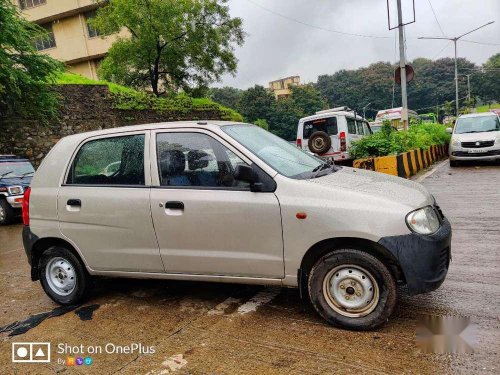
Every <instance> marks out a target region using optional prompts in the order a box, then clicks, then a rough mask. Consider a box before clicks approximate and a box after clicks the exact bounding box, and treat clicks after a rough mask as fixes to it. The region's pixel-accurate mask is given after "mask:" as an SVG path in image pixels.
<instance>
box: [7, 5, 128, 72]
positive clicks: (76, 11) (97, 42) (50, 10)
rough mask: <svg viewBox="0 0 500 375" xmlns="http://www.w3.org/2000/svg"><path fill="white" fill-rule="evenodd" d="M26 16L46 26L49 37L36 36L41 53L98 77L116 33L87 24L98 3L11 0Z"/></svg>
mask: <svg viewBox="0 0 500 375" xmlns="http://www.w3.org/2000/svg"><path fill="white" fill-rule="evenodd" d="M12 1H13V2H14V3H15V4H16V5H17V6H18V7H19V8H20V9H21V12H22V14H23V15H24V17H26V18H27V19H28V20H30V21H32V22H35V23H37V24H38V25H40V26H42V27H44V28H45V29H46V30H47V32H48V38H43V39H38V40H35V41H34V42H35V46H36V49H37V50H38V51H40V53H44V54H47V55H49V56H51V57H53V58H55V59H57V60H60V61H62V62H64V63H66V65H67V66H68V69H69V71H71V72H73V73H77V74H81V75H83V76H85V77H88V78H91V79H97V78H98V77H97V68H98V66H99V62H100V61H101V60H102V58H103V57H104V56H105V55H106V53H107V51H108V50H109V48H110V47H111V44H112V43H113V41H114V40H115V39H116V38H117V36H118V35H119V34H118V35H117V34H113V35H107V36H102V35H100V34H99V32H98V30H96V29H94V28H93V27H91V26H90V25H89V24H88V22H87V21H88V20H89V19H90V18H92V17H93V16H94V15H95V11H96V9H97V7H98V5H97V4H96V3H95V1H93V0H12Z"/></svg>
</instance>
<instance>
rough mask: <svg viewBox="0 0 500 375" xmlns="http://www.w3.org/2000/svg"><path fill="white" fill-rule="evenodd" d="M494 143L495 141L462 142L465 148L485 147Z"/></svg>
mask: <svg viewBox="0 0 500 375" xmlns="http://www.w3.org/2000/svg"><path fill="white" fill-rule="evenodd" d="M494 144H495V141H476V142H462V147H465V148H483V147H491V146H493V145H494Z"/></svg>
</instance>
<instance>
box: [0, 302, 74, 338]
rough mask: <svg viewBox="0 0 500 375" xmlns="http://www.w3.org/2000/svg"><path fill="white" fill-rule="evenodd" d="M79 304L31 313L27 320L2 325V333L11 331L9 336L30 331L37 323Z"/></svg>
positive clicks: (59, 314)
mask: <svg viewBox="0 0 500 375" xmlns="http://www.w3.org/2000/svg"><path fill="white" fill-rule="evenodd" d="M78 306H79V305H74V306H60V307H56V308H55V309H53V310H52V311H48V312H44V313H39V314H34V315H30V316H29V317H28V318H27V319H25V320H22V321H17V322H14V323H10V324H7V325H5V326H3V327H0V333H2V332H9V336H17V335H22V334H23V333H26V332H28V331H29V330H30V329H32V328H35V327H36V326H37V325H39V324H40V323H41V322H43V321H44V320H45V319H48V318H53V317H55V316H61V315H64V314H66V313H68V312H70V311H73V310H75V309H76V308H78Z"/></svg>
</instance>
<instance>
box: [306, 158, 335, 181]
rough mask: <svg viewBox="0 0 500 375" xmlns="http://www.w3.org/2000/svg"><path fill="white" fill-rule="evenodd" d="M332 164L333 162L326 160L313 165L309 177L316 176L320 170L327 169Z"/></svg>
mask: <svg viewBox="0 0 500 375" xmlns="http://www.w3.org/2000/svg"><path fill="white" fill-rule="evenodd" d="M333 166H334V164H333V163H332V162H331V161H330V160H328V161H327V162H326V163H324V164H320V165H318V166H317V167H314V169H313V170H312V171H311V172H312V176H311V178H316V177H317V176H318V175H319V173H320V172H321V171H323V170H325V169H328V168H331V167H333Z"/></svg>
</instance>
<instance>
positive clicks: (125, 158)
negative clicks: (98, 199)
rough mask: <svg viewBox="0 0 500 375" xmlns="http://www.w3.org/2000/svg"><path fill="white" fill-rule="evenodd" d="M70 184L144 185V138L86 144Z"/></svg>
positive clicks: (130, 137) (109, 139) (75, 160)
mask: <svg viewBox="0 0 500 375" xmlns="http://www.w3.org/2000/svg"><path fill="white" fill-rule="evenodd" d="M66 183H67V184H77V185H82V184H83V185H144V134H136V135H128V136H120V137H110V138H100V139H96V140H93V141H89V142H87V143H85V144H84V145H83V146H82V147H81V148H80V150H79V151H78V153H77V154H76V157H75V159H74V161H73V164H72V166H71V170H70V173H69V175H68V178H67V181H66Z"/></svg>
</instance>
